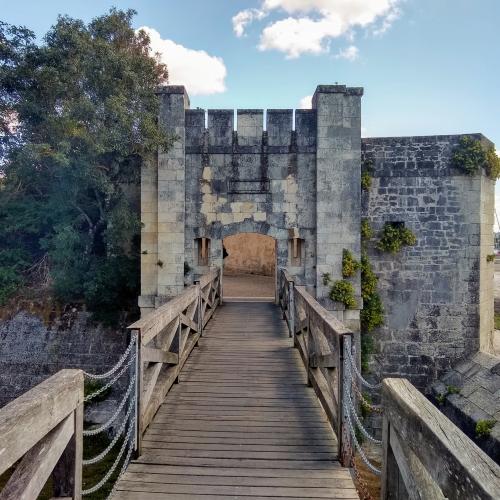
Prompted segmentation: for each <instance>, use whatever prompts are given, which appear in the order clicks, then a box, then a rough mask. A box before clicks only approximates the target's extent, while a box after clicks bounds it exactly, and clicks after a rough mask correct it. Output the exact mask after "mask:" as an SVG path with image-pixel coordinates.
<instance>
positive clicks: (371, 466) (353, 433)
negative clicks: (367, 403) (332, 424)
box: [345, 412, 382, 476]
mask: <svg viewBox="0 0 500 500" xmlns="http://www.w3.org/2000/svg"><path fill="white" fill-rule="evenodd" d="M345 415H346V419H347V423H348V424H349V430H350V431H351V437H352V440H353V442H354V446H355V447H356V449H357V450H358V451H359V455H360V457H361V460H363V462H364V463H365V465H366V466H367V467H368V468H369V469H370V470H371V471H372V472H373V473H374V474H375V475H377V476H380V475H381V474H382V471H381V470H380V469H377V468H376V467H375V466H374V465H372V463H371V462H370V460H369V459H368V457H367V456H366V454H365V451H364V450H363V448H362V447H361V445H360V444H359V442H358V439H357V438H356V433H355V431H354V426H353V425H352V421H351V416H350V414H349V412H346V414H345Z"/></svg>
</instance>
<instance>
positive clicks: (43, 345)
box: [0, 311, 127, 407]
mask: <svg viewBox="0 0 500 500" xmlns="http://www.w3.org/2000/svg"><path fill="white" fill-rule="evenodd" d="M126 347H127V342H126V334H125V333H123V332H119V331H114V330H111V329H106V328H102V327H98V326H95V325H94V324H93V323H92V322H91V321H90V314H89V313H85V312H73V313H69V314H66V315H65V316H64V318H60V319H58V320H57V321H54V322H53V323H52V324H51V325H50V326H48V325H46V324H45V323H44V322H43V321H42V319H40V317H38V316H36V315H34V314H31V313H28V312H26V311H20V312H18V313H17V314H16V315H15V316H14V317H12V318H11V319H6V320H2V321H0V407H1V406H3V405H5V404H6V403H8V402H9V401H11V400H12V399H15V398H16V397H18V396H20V395H21V394H23V393H24V392H26V391H27V390H29V389H31V388H32V387H34V386H35V385H37V384H39V383H40V382H42V381H43V380H45V379H46V378H48V377H49V376H51V375H53V374H54V373H56V372H57V371H59V370H62V369H64V368H80V369H83V370H86V371H88V372H91V373H104V372H105V371H107V370H108V369H109V368H111V367H112V366H113V365H114V364H115V363H116V362H117V361H118V359H119V358H120V356H121V354H123V352H124V351H125V349H126Z"/></svg>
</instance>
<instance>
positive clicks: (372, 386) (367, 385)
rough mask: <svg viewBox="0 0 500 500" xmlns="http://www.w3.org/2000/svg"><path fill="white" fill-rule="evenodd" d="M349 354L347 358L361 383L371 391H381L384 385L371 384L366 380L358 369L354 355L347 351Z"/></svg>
mask: <svg viewBox="0 0 500 500" xmlns="http://www.w3.org/2000/svg"><path fill="white" fill-rule="evenodd" d="M346 352H347V357H348V358H349V362H350V365H351V367H352V369H353V371H354V373H355V375H356V377H358V379H359V381H360V382H361V383H362V384H363V385H364V386H365V387H368V388H369V389H374V390H376V389H380V388H381V387H382V383H379V384H370V382H368V381H367V380H366V379H365V378H363V375H361V372H360V371H359V370H358V367H357V365H356V362H355V360H354V358H353V357H352V353H351V350H350V349H346Z"/></svg>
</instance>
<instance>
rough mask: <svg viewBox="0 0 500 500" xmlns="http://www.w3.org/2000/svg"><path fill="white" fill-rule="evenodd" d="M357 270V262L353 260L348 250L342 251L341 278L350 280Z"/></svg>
mask: <svg viewBox="0 0 500 500" xmlns="http://www.w3.org/2000/svg"><path fill="white" fill-rule="evenodd" d="M358 269H359V262H358V261H357V260H356V259H355V258H354V256H353V255H352V252H350V251H349V250H346V249H345V248H344V250H343V251H342V276H343V277H344V278H352V277H353V276H354V275H355V274H356V273H357V272H358Z"/></svg>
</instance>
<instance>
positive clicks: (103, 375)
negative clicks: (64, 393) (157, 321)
mask: <svg viewBox="0 0 500 500" xmlns="http://www.w3.org/2000/svg"><path fill="white" fill-rule="evenodd" d="M136 338H137V336H136V335H132V338H131V339H130V343H129V345H128V347H127V349H126V350H125V352H124V353H123V354H122V356H121V358H120V359H119V360H118V363H116V365H115V366H113V368H111V370H109V371H107V372H106V373H101V374H94V373H87V372H83V374H84V375H85V377H87V378H89V379H93V380H103V379H106V378H109V377H111V376H112V375H113V374H114V373H115V372H116V371H117V370H118V369H119V368H120V366H122V365H123V363H125V360H126V359H127V357H128V355H129V354H130V351H131V350H132V348H133V347H134V345H135V342H136Z"/></svg>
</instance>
